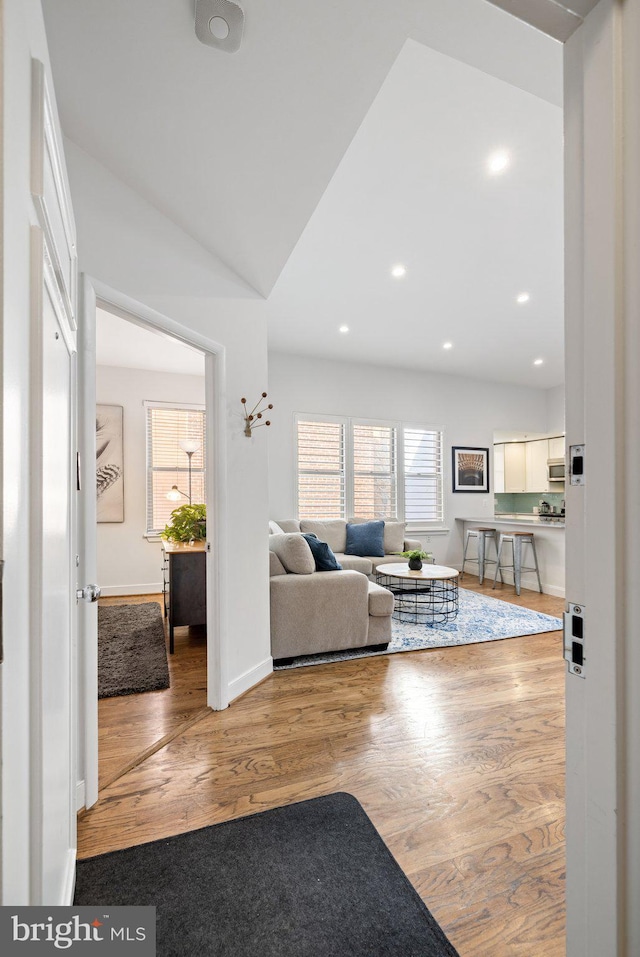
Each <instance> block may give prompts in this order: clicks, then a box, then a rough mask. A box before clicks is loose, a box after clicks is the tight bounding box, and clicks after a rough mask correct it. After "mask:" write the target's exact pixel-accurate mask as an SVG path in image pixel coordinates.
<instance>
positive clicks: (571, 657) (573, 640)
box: [562, 602, 587, 678]
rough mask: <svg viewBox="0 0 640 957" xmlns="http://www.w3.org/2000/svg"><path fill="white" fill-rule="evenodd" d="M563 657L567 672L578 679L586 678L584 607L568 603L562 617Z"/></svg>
mask: <svg viewBox="0 0 640 957" xmlns="http://www.w3.org/2000/svg"><path fill="white" fill-rule="evenodd" d="M562 630H563V635H564V657H565V659H566V660H567V662H568V664H569V672H570V674H572V675H576V676H577V677H578V678H585V677H586V661H587V656H586V655H585V644H584V637H585V610H584V605H576V604H572V603H571V602H569V610H568V611H565V613H564V615H563V628H562Z"/></svg>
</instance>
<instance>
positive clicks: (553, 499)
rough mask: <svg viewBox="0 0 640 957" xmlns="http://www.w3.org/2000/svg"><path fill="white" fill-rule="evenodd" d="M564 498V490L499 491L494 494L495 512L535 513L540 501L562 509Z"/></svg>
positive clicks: (512, 513)
mask: <svg viewBox="0 0 640 957" xmlns="http://www.w3.org/2000/svg"><path fill="white" fill-rule="evenodd" d="M563 499H564V493H563V492H497V493H496V494H495V495H494V508H495V514H496V515H504V514H509V515H515V514H518V515H526V514H527V513H529V512H531V513H533V509H534V508H536V507H538V506H539V505H540V502H548V503H549V505H550V506H551V507H553V506H555V507H556V508H557V509H558V510H560V509H561V508H562V502H563Z"/></svg>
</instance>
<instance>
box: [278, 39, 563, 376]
mask: <svg viewBox="0 0 640 957" xmlns="http://www.w3.org/2000/svg"><path fill="white" fill-rule="evenodd" d="M498 150H507V151H508V153H509V154H510V156H511V159H512V162H511V166H510V167H509V168H508V169H507V170H506V171H505V172H504V173H502V174H500V175H491V174H490V173H489V172H488V169H487V159H488V157H489V156H491V155H492V154H493V153H494V152H495V151H498ZM562 231H563V216H562V111H561V109H560V108H559V107H557V106H553V105H551V104H549V103H546V102H545V101H544V100H541V99H539V98H538V97H535V96H532V95H531V94H529V93H525V92H523V91H522V90H519V89H517V88H516V87H514V86H511V85H510V84H508V83H505V82H503V81H502V80H497V79H495V78H494V77H491V76H487V74H486V73H483V72H481V71H479V70H476V69H474V68H473V67H469V66H467V65H466V64H463V63H460V62H458V61H457V60H453V59H452V58H451V57H447V56H443V55H442V54H440V53H436V52H435V51H433V50H429V49H428V48H427V47H424V46H422V45H421V44H418V43H415V42H413V41H407V44H406V46H405V48H404V50H403V51H402V53H401V55H400V56H399V58H398V60H397V61H396V63H395V65H394V66H393V68H392V70H391V72H390V74H389V76H388V77H387V79H386V81H385V83H384V85H383V87H382V89H381V91H380V93H379V94H378V96H377V98H376V100H375V102H374V104H373V106H372V107H371V109H370V110H369V112H368V114H367V116H366V117H365V119H364V121H363V123H362V125H361V127H360V129H359V130H358V132H357V134H356V136H355V138H354V140H353V142H352V143H351V145H350V147H349V149H348V150H347V152H346V154H345V156H344V158H343V160H342V163H341V164H340V167H339V168H338V170H337V172H336V174H335V176H334V177H333V179H332V180H331V183H330V184H329V186H328V188H327V190H326V192H325V194H324V196H323V197H322V199H321V201H320V203H319V205H318V207H317V208H316V210H315V212H314V213H313V215H312V217H311V219H310V221H309V224H308V225H307V228H306V229H305V231H304V233H303V235H302V237H301V239H300V241H299V242H298V244H297V246H296V248H295V249H294V251H293V253H292V255H291V257H290V259H289V261H288V263H287V265H286V266H285V268H284V270H283V272H282V274H281V276H280V278H279V280H278V282H277V283H276V285H275V287H274V290H273V292H272V294H271V296H270V297H269V300H268V302H267V310H268V316H269V342H270V346H271V347H272V348H275V349H277V350H279V351H284V352H293V353H306V352H312V353H315V354H317V355H322V356H325V357H330V358H338V359H344V360H355V361H357V360H360V361H366V362H379V361H380V359H381V358H382V357H383V358H384V361H385V363H386V364H388V365H393V366H399V367H409V368H415V369H425V368H427V369H432V370H435V371H438V372H445V373H455V374H456V375H465V376H472V377H473V376H475V377H478V378H491V379H493V380H495V381H504V382H515V383H521V384H523V385H532V386H542V387H544V388H548V387H551V386H554V385H557V384H559V383H561V382H562V380H563V251H562V247H563V236H562ZM395 263H403V264H404V265H405V266H406V269H407V272H406V275H405V277H404V278H402V279H394V278H393V277H392V276H391V267H392V266H393V265H394V264H395ZM521 292H528V293H529V294H530V301H529V302H528V303H527V304H526V305H519V304H518V303H517V302H516V297H517V295H518V294H519V293H521ZM343 323H344V324H346V325H348V327H349V330H350V331H349V334H348V335H342V334H341V333H340V332H339V331H338V327H339V326H340V325H342V324H343ZM445 341H450V342H452V343H453V348H452V349H450V350H449V351H446V350H444V349H443V348H442V345H443V343H444V342H445ZM536 358H543V359H544V364H543V365H541V366H534V365H533V361H534V359H536Z"/></svg>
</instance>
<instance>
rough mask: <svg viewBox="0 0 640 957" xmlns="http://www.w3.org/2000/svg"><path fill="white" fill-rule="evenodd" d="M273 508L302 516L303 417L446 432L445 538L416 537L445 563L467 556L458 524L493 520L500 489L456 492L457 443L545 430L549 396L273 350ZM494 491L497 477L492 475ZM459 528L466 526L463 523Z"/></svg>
mask: <svg viewBox="0 0 640 957" xmlns="http://www.w3.org/2000/svg"><path fill="white" fill-rule="evenodd" d="M269 398H270V399H272V400H273V403H274V410H273V415H272V421H273V425H272V426H271V428H270V430H269V431H270V435H269V508H270V516H271V517H272V518H274V519H276V520H277V519H278V518H283V519H284V518H293V517H294V514H295V504H294V503H295V461H294V422H293V416H294V413H296V412H307V413H327V414H331V415H351V416H357V417H361V418H369V419H396V420H401V421H404V422H411V423H414V424H424V425H427V426H435V427H437V428H441V429H443V431H444V466H445V479H444V490H445V524H446V526H447V528H448V529H449V530H450V531H449V532H447V533H446V534H435V533H433V532H432V533H431V534H430V535H429V540H427V536H426V535H425V534H416V535H412V536H411V537H415V538H420V539H421V540H422V541H423V543H425V544H426V545H428V548H429V550H430V551H432V552H433V553H434V555H435V557H436V561H438V562H439V563H441V564H447V565H457V564H459V563H460V561H461V559H462V536H461V531H460V528H456V522H455V519H456V518H458V517H461V516H468V517H473V516H482V514H483V512H485V511H486V514H487V517H489V516H490V515H493V492H491V493H490V494H480V493H477V492H473V493H471V492H467V493H462V492H457V493H455V494H453V493H452V491H451V446H452V445H467V446H478V447H480V448H489V449H492V448H493V432H494V430H495V429H499V430H500V429H504V430H507V429H522V430H523V431H527V430H530V431H532V432H544V431H545V429H546V421H547V405H546V394H545V392H544V391H542V390H539V389H528V388H520V387H518V386H508V385H497V384H493V383H487V382H480V381H477V380H471V379H463V378H460V377H458V376H443V375H435V374H432V373H427V372H425V373H419V372H408V371H405V370H401V369H391V368H384V367H382V366H371V365H365V364H357V363H342V362H333V361H329V360H324V359H312V358H302V357H299V356H291V355H285V354H283V353H276V352H270V354H269ZM491 483H492V484H491V487H492V488H493V479H492V478H491ZM458 525H460V523H458Z"/></svg>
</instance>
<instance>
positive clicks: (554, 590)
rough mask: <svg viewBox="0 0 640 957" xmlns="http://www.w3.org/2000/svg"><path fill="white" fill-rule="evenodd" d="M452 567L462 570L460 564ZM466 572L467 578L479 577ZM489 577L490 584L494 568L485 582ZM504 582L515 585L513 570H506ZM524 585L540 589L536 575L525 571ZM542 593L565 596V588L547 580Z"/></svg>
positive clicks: (528, 587)
mask: <svg viewBox="0 0 640 957" xmlns="http://www.w3.org/2000/svg"><path fill="white" fill-rule="evenodd" d="M451 567H452V568H456V569H457V570H458V571H460V565H452V566H451ZM464 574H465V578H466V576H467V575H468V576H469V577H470V578H476V579H477V577H478V576H477V575H474V573H473V572H470V571H466V572H465V573H464ZM487 579H488V581H489V584H493V569H492V570H491V573H490V575H489V576H487V575H485V576H484V580H485V582H486V581H487ZM504 583H505V585H513V572H510V571H508V570H506V571H505V573H504ZM498 585H500V575H498ZM460 587H461V588H464V578H463V579H462V581H461V582H460ZM522 587H523V588H525V589H527V591H538V583H537V581H536V579H535V575H529V574H527V573H526V572H525V574H524V575H523V576H522ZM542 594H543V595H551V596H552V597H553V598H564V597H565V590H564V588H563V587H562V586H561V585H549V584H547V582H542ZM495 597H496V598H500V595H499V594H498V593H497V590H496V595H495Z"/></svg>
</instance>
